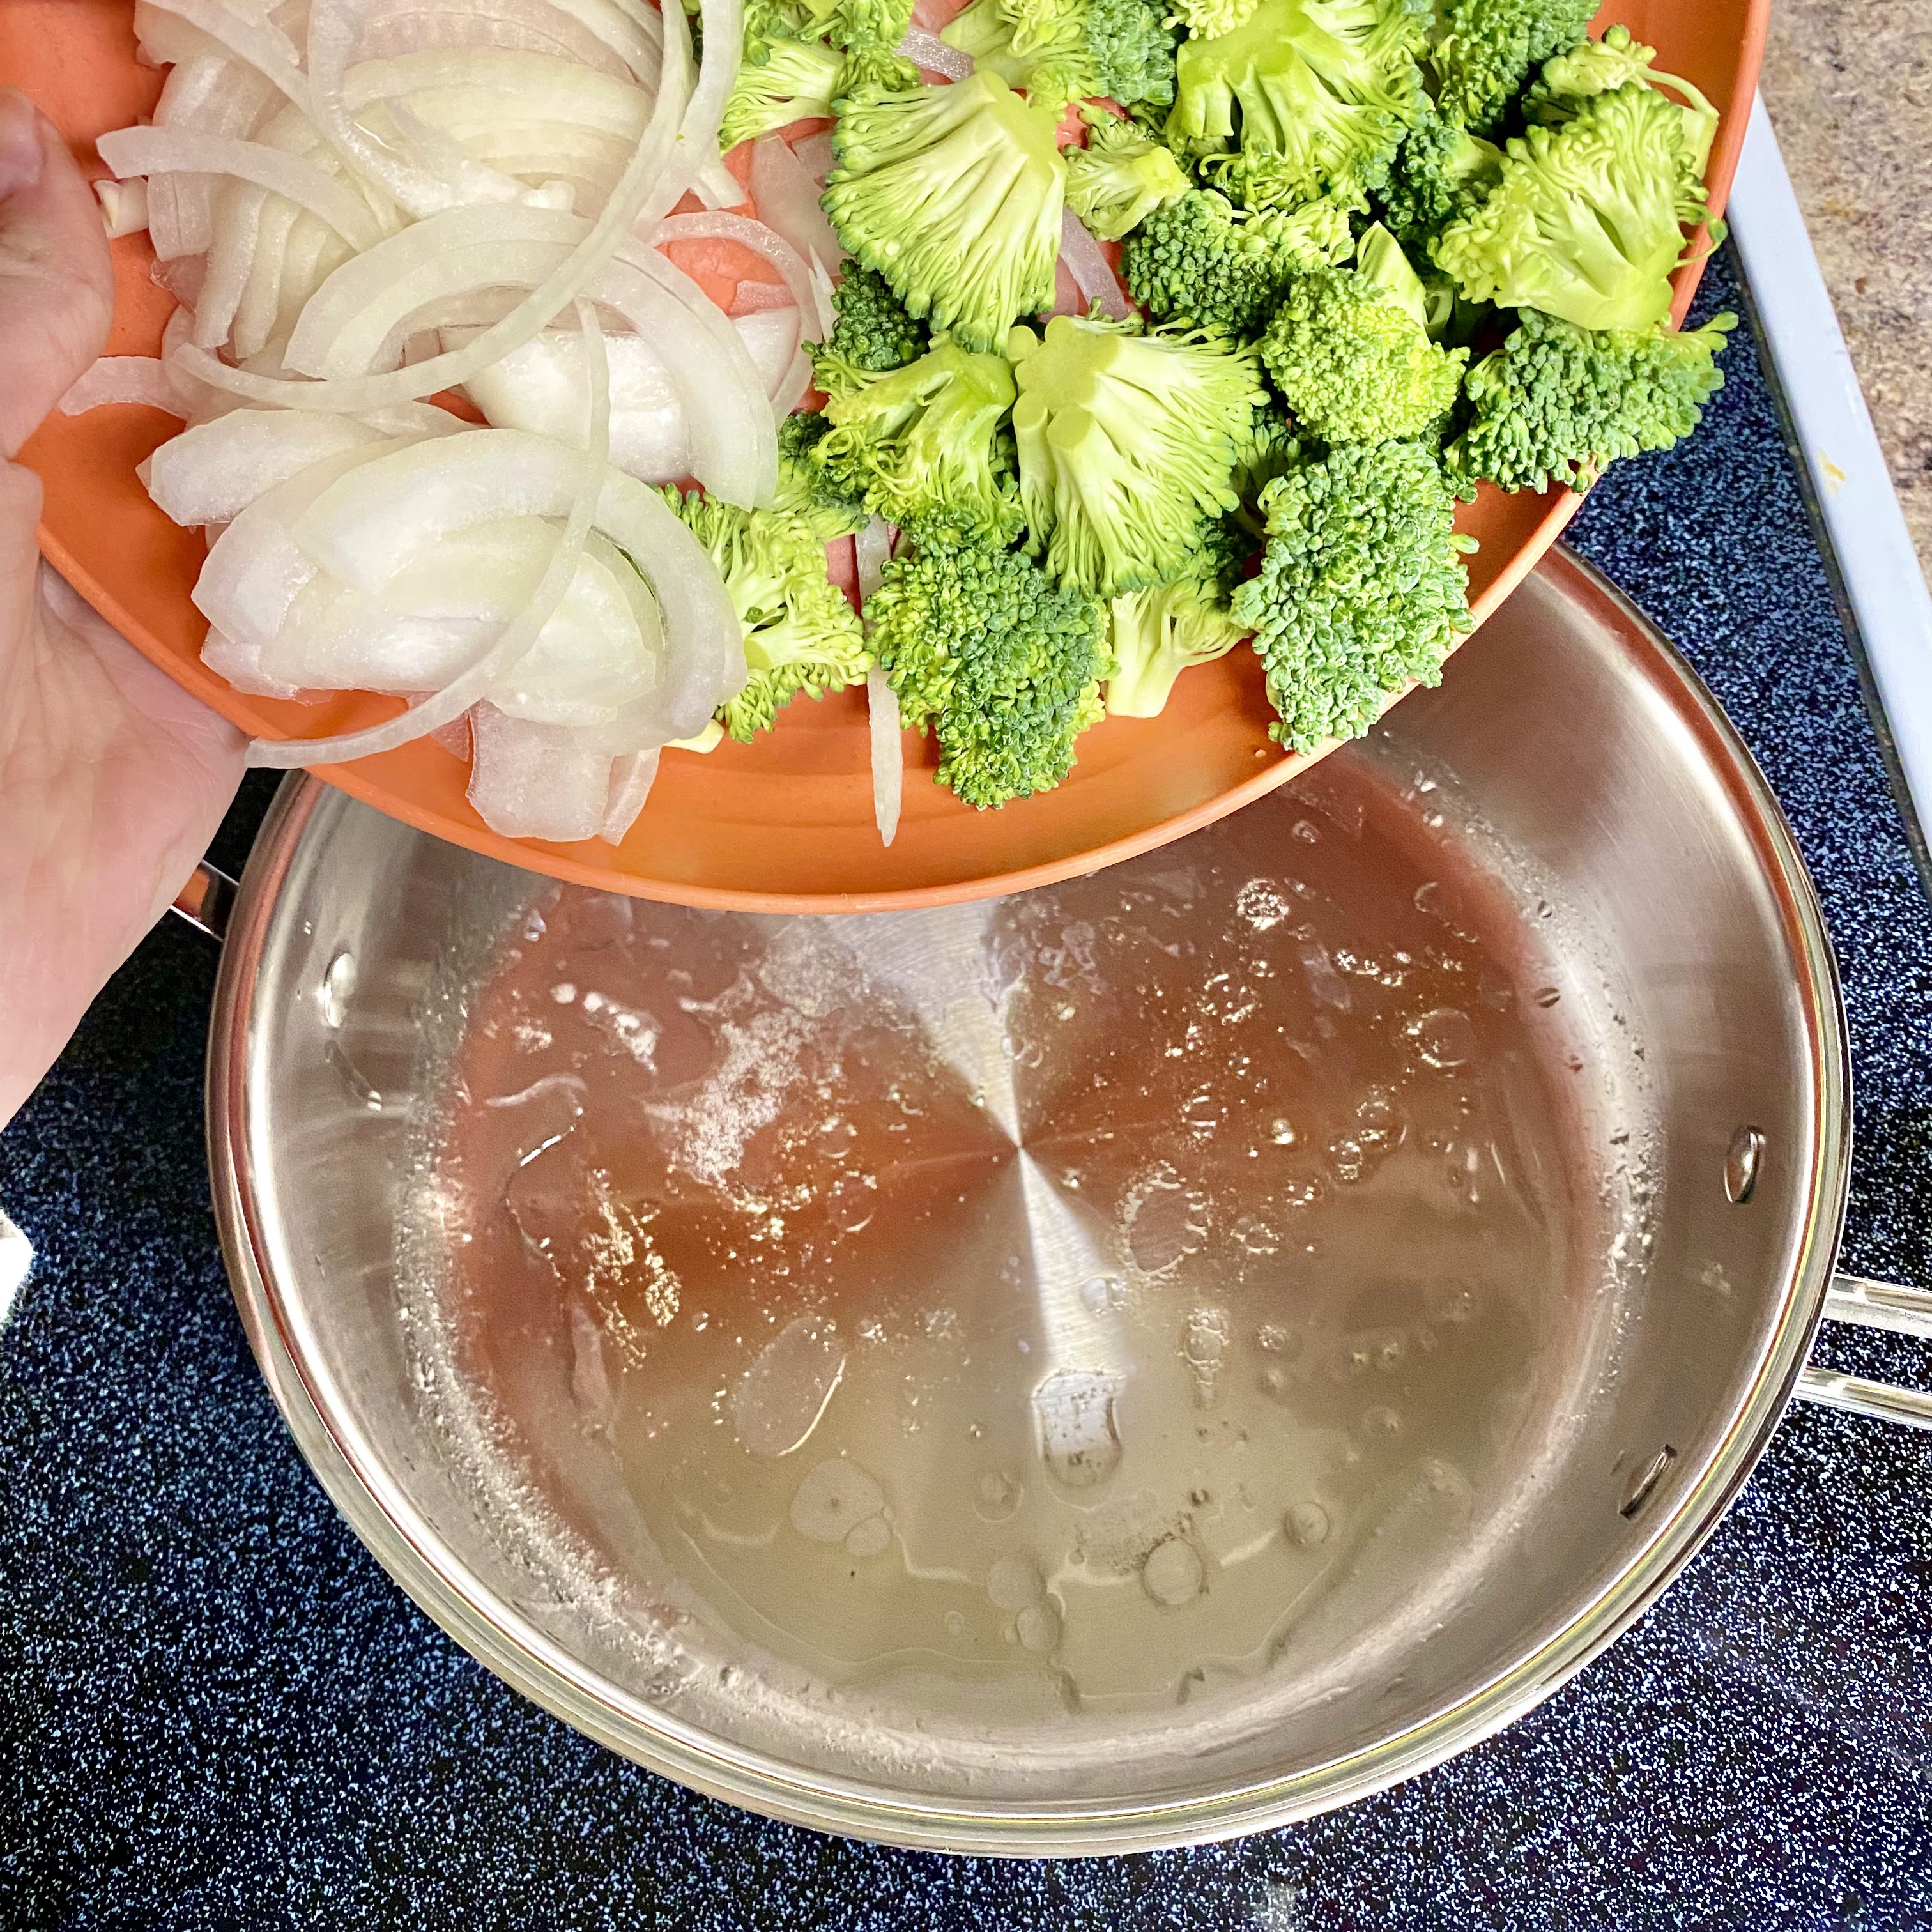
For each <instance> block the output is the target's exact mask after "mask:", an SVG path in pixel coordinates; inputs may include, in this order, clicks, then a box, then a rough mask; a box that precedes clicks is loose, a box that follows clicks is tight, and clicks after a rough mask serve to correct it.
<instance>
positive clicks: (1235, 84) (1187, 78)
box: [1167, 0, 1423, 206]
mask: <svg viewBox="0 0 1932 1932" xmlns="http://www.w3.org/2000/svg"><path fill="white" fill-rule="evenodd" d="M1419 4H1420V0H1418V5H1419ZM1422 37H1423V30H1422V23H1421V19H1420V17H1419V15H1418V7H1417V6H1415V5H1411V4H1409V0H1260V4H1259V5H1257V6H1256V7H1255V8H1254V10H1253V13H1251V14H1250V16H1249V17H1247V20H1246V21H1245V22H1244V23H1243V24H1242V25H1241V26H1238V27H1237V28H1235V29H1234V30H1233V31H1232V32H1228V33H1223V34H1216V35H1214V36H1211V37H1208V38H1198V37H1197V38H1196V39H1193V40H1189V41H1187V43H1185V44H1184V45H1183V46H1182V47H1181V51H1180V53H1179V55H1178V65H1177V68H1176V73H1175V84H1176V90H1177V91H1176V97H1175V106H1174V112H1173V113H1172V114H1171V115H1169V117H1168V124H1167V133H1168V138H1169V140H1170V141H1172V142H1174V143H1175V145H1176V146H1177V147H1178V148H1184V149H1185V150H1186V151H1188V152H1190V153H1192V154H1197V155H1208V156H1211V155H1214V154H1216V153H1217V151H1221V150H1226V149H1227V148H1231V147H1232V146H1233V145H1235V142H1237V140H1238V142H1239V144H1240V148H1241V155H1240V157H1238V160H1231V161H1223V162H1220V163H1217V164H1216V165H1217V166H1219V167H1220V169H1222V171H1223V176H1224V178H1225V181H1226V185H1227V186H1228V187H1229V190H1230V191H1231V192H1238V193H1240V194H1241V198H1242V199H1244V200H1248V201H1250V202H1257V203H1259V202H1264V201H1265V202H1268V204H1270V205H1280V206H1288V205H1292V204H1294V203H1295V202H1301V201H1306V200H1308V199H1312V198H1313V196H1316V195H1319V194H1322V193H1332V194H1334V195H1336V196H1339V197H1340V198H1341V199H1344V200H1346V201H1347V202H1349V203H1350V204H1351V205H1355V206H1365V205H1367V198H1366V193H1365V188H1366V185H1367V183H1368V182H1369V181H1371V180H1372V179H1373V178H1375V177H1376V175H1379V172H1381V171H1382V169H1385V167H1386V166H1387V164H1388V158H1389V157H1390V155H1391V154H1393V153H1394V151H1395V147H1396V144H1397V142H1398V141H1400V139H1401V138H1402V133H1403V129H1404V128H1405V127H1406V126H1407V125H1408V124H1409V121H1411V120H1412V119H1413V118H1415V115H1416V113H1418V111H1419V110H1420V107H1421V101H1422V85H1421V70H1420V69H1419V68H1418V67H1417V65H1416V55H1417V54H1418V51H1419V50H1420V49H1421V43H1422Z"/></svg>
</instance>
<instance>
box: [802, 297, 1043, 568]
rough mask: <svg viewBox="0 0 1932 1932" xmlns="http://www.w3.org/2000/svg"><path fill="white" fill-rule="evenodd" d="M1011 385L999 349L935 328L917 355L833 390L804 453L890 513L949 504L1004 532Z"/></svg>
mask: <svg viewBox="0 0 1932 1932" xmlns="http://www.w3.org/2000/svg"><path fill="white" fill-rule="evenodd" d="M1013 395H1014V391H1013V372H1012V371H1011V370H1010V369H1009V368H1007V363H1006V359H1005V358H1004V356H982V355H977V354H975V353H973V352H972V351H971V350H965V349H962V348H961V347H959V344H957V343H956V342H954V341H951V340H950V339H949V338H947V336H946V335H944V334H941V335H938V336H935V338H933V344H932V348H931V349H930V350H928V351H927V352H926V354H925V355H923V356H921V357H920V358H919V360H918V361H917V362H912V363H908V364H907V366H906V367H905V368H903V369H895V370H892V371H889V372H888V373H887V374H884V375H879V376H870V377H865V379H864V380H863V381H862V383H861V384H860V386H858V387H856V388H854V389H851V390H850V391H848V392H845V393H844V394H841V395H836V396H835V397H833V398H832V401H830V402H829V404H826V410H825V414H826V419H827V420H828V421H829V422H830V424H831V425H832V427H831V429H830V431H829V432H828V433H827V434H826V435H825V436H824V437H822V438H820V440H819V441H818V442H817V444H816V445H815V446H814V448H813V450H812V452H811V460H812V461H813V462H814V463H816V464H817V466H819V468H820V469H821V470H823V472H824V473H825V475H826V476H827V477H828V478H829V479H830V481H831V482H832V484H833V486H834V487H835V488H836V489H838V490H841V492H844V493H847V494H849V495H851V496H862V497H863V498H864V499H865V505H866V507H867V508H868V509H870V510H871V511H873V512H874V514H876V515H878V516H881V517H884V518H885V519H886V521H887V522H888V523H902V524H903V523H916V522H919V521H921V520H925V519H926V518H929V517H933V516H935V515H938V514H942V513H950V514H951V515H952V516H953V517H955V518H956V519H957V520H959V521H960V522H962V523H965V524H968V525H970V526H972V527H973V528H974V529H980V530H983V531H985V532H986V533H987V534H988V535H993V536H997V537H998V538H1000V539H1001V541H1011V539H1012V538H1013V535H1014V534H1015V533H1016V532H1017V530H1018V529H1019V498H1018V496H1017V495H1016V493H1015V490H1014V487H1013V460H1012V458H1011V455H1010V453H1009V450H1008V449H1007V446H1006V445H1005V443H1004V440H1003V439H1002V438H1001V436H1000V434H999V431H1000V426H1001V424H1002V423H1003V422H1004V421H1005V420H1006V417H1007V412H1008V411H1009V410H1011V409H1012V407H1013Z"/></svg>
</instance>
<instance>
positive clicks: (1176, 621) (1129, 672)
mask: <svg viewBox="0 0 1932 1932" xmlns="http://www.w3.org/2000/svg"><path fill="white" fill-rule="evenodd" d="M1251 550H1253V545H1252V544H1248V543H1247V542H1245V541H1242V539H1241V535H1240V533H1239V532H1238V531H1236V530H1235V528H1234V526H1233V525H1232V521H1231V520H1229V519H1227V518H1225V517H1224V518H1222V519H1220V520H1218V521H1217V522H1214V523H1209V524H1208V525H1207V526H1206V528H1205V532H1204V541H1203V543H1202V547H1201V548H1200V549H1199V550H1198V551H1197V552H1196V553H1195V555H1194V556H1193V558H1192V559H1190V562H1189V565H1188V568H1187V569H1186V570H1185V571H1183V572H1182V573H1181V575H1180V576H1179V577H1176V578H1175V580H1174V581H1173V582H1172V583H1163V584H1160V585H1158V586H1155V587H1154V588H1153V589H1147V590H1133V591H1130V592H1128V593H1127V595H1125V596H1124V597H1116V598H1113V599H1112V601H1110V602H1109V604H1108V607H1107V616H1108V623H1109V637H1110V639H1111V641H1112V650H1113V655H1114V674H1113V676H1112V677H1110V678H1109V679H1108V680H1107V711H1108V715H1109V716H1111V717H1120V718H1154V717H1157V716H1159V715H1160V712H1161V710H1162V709H1163V707H1164V706H1166V703H1167V700H1168V695H1169V693H1170V692H1171V691H1172V690H1173V688H1174V681H1175V679H1176V678H1177V677H1178V676H1180V675H1181V673H1182V672H1183V671H1184V670H1186V669H1187V667H1188V666H1189V665H1190V664H1206V663H1208V661H1210V660H1211V658H1218V657H1223V656H1225V655H1226V654H1227V653H1228V652H1229V651H1231V650H1232V649H1234V647H1235V645H1237V644H1238V643H1240V642H1241V640H1242V639H1243V638H1244V637H1246V636H1247V634H1248V633H1247V626H1246V625H1243V624H1241V623H1238V622H1236V621H1235V616H1234V615H1233V613H1232V612H1231V611H1230V610H1229V607H1228V599H1229V595H1230V594H1231V593H1232V591H1233V589H1234V587H1235V584H1236V583H1238V581H1239V580H1240V577H1241V565H1242V564H1243V562H1245V561H1246V559H1247V556H1248V554H1249V553H1250V551H1251Z"/></svg>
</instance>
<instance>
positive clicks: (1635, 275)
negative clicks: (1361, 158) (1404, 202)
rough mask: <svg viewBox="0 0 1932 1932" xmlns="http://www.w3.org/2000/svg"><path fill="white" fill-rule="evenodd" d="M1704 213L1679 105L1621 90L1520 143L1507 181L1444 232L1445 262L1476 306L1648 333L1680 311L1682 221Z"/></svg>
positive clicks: (1441, 256) (1440, 242) (1642, 91)
mask: <svg viewBox="0 0 1932 1932" xmlns="http://www.w3.org/2000/svg"><path fill="white" fill-rule="evenodd" d="M1703 212H1704V190H1703V184H1702V183H1701V182H1700V181H1698V180H1697V177H1696V175H1695V174H1694V172H1692V171H1691V169H1690V168H1689V166H1688V163H1687V160H1686V157H1685V149H1684V145H1683V123H1682V115H1680V113H1679V111H1678V110H1677V108H1676V106H1675V104H1673V103H1672V102H1671V101H1668V100H1667V99H1666V98H1664V95H1661V94H1658V93H1656V92H1653V91H1652V89H1649V88H1641V87H1623V88H1619V89H1617V90H1616V92H1614V93H1613V94H1600V95H1596V96H1595V98H1592V99H1590V100H1588V101H1583V102H1580V103H1579V104H1578V106H1577V111H1576V113H1575V115H1574V118H1571V119H1570V120H1568V121H1565V122H1564V123H1563V124H1562V125H1561V126H1559V127H1541V126H1532V127H1529V128H1528V129H1527V130H1526V131H1525V132H1524V133H1523V135H1522V136H1520V138H1518V139H1512V140H1511V142H1510V143H1509V145H1508V150H1507V151H1506V153H1505V155H1504V157H1503V162H1502V179H1501V180H1500V181H1499V182H1498V183H1497V184H1496V187H1494V188H1493V189H1492V190H1490V193H1489V194H1488V195H1487V196H1485V197H1484V199H1483V200H1482V201H1481V202H1478V204H1477V205H1476V206H1475V208H1472V210H1471V211H1470V212H1469V213H1468V214H1466V215H1464V216H1463V217H1461V218H1460V219H1459V220H1455V221H1453V222H1451V223H1450V224H1449V226H1448V227H1447V228H1445V229H1444V230H1443V231H1442V234H1441V235H1440V236H1438V238H1437V239H1436V247H1435V255H1436V262H1437V263H1438V264H1439V266H1441V268H1442V270H1443V271H1444V272H1445V274H1447V275H1449V276H1450V277H1451V278H1452V279H1453V280H1454V281H1455V283H1456V284H1457V287H1459V288H1460V290H1462V292H1463V294H1464V295H1465V296H1467V297H1468V298H1469V299H1470V300H1471V301H1472V302H1501V303H1502V304H1504V305H1506V306H1508V307H1510V308H1540V309H1541V310H1543V311H1545V312H1546V313H1547V314H1550V315H1556V316H1561V317H1562V318H1563V319H1564V320H1565V321H1566V322H1574V323H1575V324H1576V325H1577V327H1578V328H1580V329H1649V328H1650V327H1651V326H1652V325H1653V324H1655V323H1659V322H1661V321H1662V320H1664V317H1665V316H1666V315H1667V314H1668V313H1669V312H1670V297H1671V288H1670V274H1671V271H1672V270H1673V269H1675V268H1676V266H1677V265H1678V263H1679V261H1680V260H1682V257H1683V254H1684V236H1683V234H1682V231H1681V228H1680V224H1681V223H1683V222H1685V221H1696V220H1700V218H1701V217H1702V216H1703Z"/></svg>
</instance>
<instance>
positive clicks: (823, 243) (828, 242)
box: [751, 134, 845, 342]
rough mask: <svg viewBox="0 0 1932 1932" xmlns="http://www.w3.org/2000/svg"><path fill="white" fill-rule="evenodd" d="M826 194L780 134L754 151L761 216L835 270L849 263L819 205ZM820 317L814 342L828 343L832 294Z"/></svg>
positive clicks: (754, 192)
mask: <svg viewBox="0 0 1932 1932" xmlns="http://www.w3.org/2000/svg"><path fill="white" fill-rule="evenodd" d="M819 194H820V187H819V184H818V183H817V181H814V180H813V179H812V178H811V174H810V173H809V172H808V170H807V169H806V168H805V163H803V162H802V161H801V160H799V157H797V156H796V154H793V152H792V151H791V150H790V148H788V147H787V146H786V145H785V144H784V142H782V141H781V140H780V139H778V136H776V135H775V134H766V135H764V136H761V137H760V139H759V140H758V142H757V145H755V146H754V147H753V148H752V149H751V199H753V200H754V201H755V202H757V205H758V213H759V215H760V217H762V219H763V220H765V221H766V222H767V223H769V225H770V226H772V228H773V229H775V230H776V232H777V233H778V234H780V235H781V236H783V237H784V239H785V240H786V241H787V242H788V243H789V244H790V245H791V247H792V248H793V249H795V250H796V251H797V253H798V254H799V256H800V257H802V259H803V260H805V261H806V262H815V263H817V264H818V266H820V268H821V269H826V270H830V269H835V268H837V267H838V265H839V263H841V262H842V261H843V260H844V259H845V245H844V243H843V242H841V241H840V240H839V239H838V233H837V232H836V230H835V229H833V227H832V224H831V223H830V222H829V221H828V220H826V218H825V211H824V210H823V208H820V206H819V205H818V197H819ZM785 280H786V283H787V286H790V281H791V278H790V276H787V277H786V278H785ZM794 296H796V291H794ZM799 306H800V309H801V312H802V313H803V314H807V315H809V314H812V313H813V312H814V311H813V310H812V308H811V306H809V305H806V304H805V303H803V302H801V303H800V305H799ZM817 314H818V320H819V332H818V333H817V335H814V336H813V337H811V338H809V339H810V340H811V341H814V342H822V341H824V339H825V338H826V336H828V335H830V334H831V333H832V320H833V317H832V304H831V297H830V295H829V291H828V293H826V296H825V298H824V306H823V308H821V309H820V310H819V311H817Z"/></svg>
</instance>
